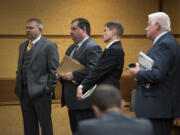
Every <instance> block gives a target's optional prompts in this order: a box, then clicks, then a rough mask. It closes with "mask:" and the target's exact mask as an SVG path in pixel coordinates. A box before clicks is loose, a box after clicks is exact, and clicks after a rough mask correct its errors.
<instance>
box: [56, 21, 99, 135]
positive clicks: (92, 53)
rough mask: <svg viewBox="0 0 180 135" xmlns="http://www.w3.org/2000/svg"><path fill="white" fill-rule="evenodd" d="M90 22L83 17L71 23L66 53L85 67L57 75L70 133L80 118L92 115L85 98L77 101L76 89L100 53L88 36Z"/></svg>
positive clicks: (75, 129)
mask: <svg viewBox="0 0 180 135" xmlns="http://www.w3.org/2000/svg"><path fill="white" fill-rule="evenodd" d="M90 31H91V29H90V24H89V22H88V20H86V19H84V18H77V19H75V20H73V21H72V23H71V36H72V39H73V41H74V43H73V44H72V45H71V46H70V47H69V48H68V49H67V51H66V55H67V56H70V57H72V58H73V59H76V60H77V61H79V62H80V63H81V64H82V65H84V66H85V68H83V69H81V70H76V71H74V72H67V73H65V74H64V75H63V76H59V75H57V78H60V79H61V82H62V90H63V91H62V92H63V93H62V106H64V105H67V107H68V114H69V120H70V125H71V130H72V133H73V134H74V133H75V132H76V131H77V123H78V122H79V121H80V120H84V119H88V118H92V117H94V112H93V110H92V109H91V106H90V104H89V103H88V101H87V100H84V101H82V102H81V101H78V100H77V98H76V89H77V86H78V85H79V84H80V83H81V81H82V80H83V79H84V78H85V77H86V75H87V74H88V73H89V71H90V70H92V69H93V67H94V66H95V65H96V63H97V61H98V60H99V57H100V55H101V48H100V46H99V45H98V44H97V43H96V42H94V41H93V40H92V39H91V38H90V37H89V36H90ZM74 82H76V83H74Z"/></svg>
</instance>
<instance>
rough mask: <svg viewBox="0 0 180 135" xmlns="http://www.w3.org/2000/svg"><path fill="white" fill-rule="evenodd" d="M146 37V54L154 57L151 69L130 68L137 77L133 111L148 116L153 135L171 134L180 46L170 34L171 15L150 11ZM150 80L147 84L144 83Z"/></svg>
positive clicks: (177, 105)
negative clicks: (147, 39)
mask: <svg viewBox="0 0 180 135" xmlns="http://www.w3.org/2000/svg"><path fill="white" fill-rule="evenodd" d="M148 17H149V20H148V26H147V28H146V35H147V38H149V39H151V40H153V41H154V42H153V45H152V47H151V49H150V50H149V51H148V52H147V55H148V56H149V57H151V58H152V59H153V60H154V64H153V66H152V69H151V70H147V71H146V70H140V68H139V64H136V67H135V68H129V72H130V73H131V74H132V75H133V76H135V77H136V80H137V87H136V101H135V113H136V116H137V117H144V118H148V119H150V120H151V122H152V124H153V126H154V129H155V135H170V132H171V128H172V125H173V118H174V117H179V113H180V112H179V111H178V110H179V109H177V110H176V108H179V102H177V100H178V99H179V96H178V97H177V96H176V94H177V93H179V92H178V91H179V89H178V88H179V85H180V84H179V76H180V70H179V69H180V46H179V43H178V42H177V41H176V39H175V38H174V36H172V35H171V34H170V31H171V28H170V19H169V16H168V15H167V14H166V13H163V12H157V13H153V14H150V15H149V16H148ZM147 83H148V84H150V87H146V86H147V85H145V84H147Z"/></svg>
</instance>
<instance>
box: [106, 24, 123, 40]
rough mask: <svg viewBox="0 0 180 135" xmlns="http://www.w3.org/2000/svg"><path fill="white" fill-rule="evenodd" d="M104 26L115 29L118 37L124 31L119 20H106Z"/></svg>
mask: <svg viewBox="0 0 180 135" xmlns="http://www.w3.org/2000/svg"><path fill="white" fill-rule="evenodd" d="M105 26H106V27H107V28H108V29H110V30H112V29H115V30H116V32H117V36H118V37H121V36H122V34H123V32H124V28H123V25H122V24H121V23H120V22H119V21H111V22H107V23H106V24H105Z"/></svg>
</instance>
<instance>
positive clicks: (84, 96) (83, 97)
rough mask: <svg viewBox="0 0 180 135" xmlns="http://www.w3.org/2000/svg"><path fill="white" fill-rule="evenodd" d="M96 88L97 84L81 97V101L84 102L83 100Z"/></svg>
mask: <svg viewBox="0 0 180 135" xmlns="http://www.w3.org/2000/svg"><path fill="white" fill-rule="evenodd" d="M96 87H97V84H96V85H94V86H93V87H92V88H91V89H89V90H88V91H87V92H86V93H84V94H83V95H82V100H84V99H85V98H87V97H89V96H90V95H91V94H92V93H93V91H94V90H95V89H96Z"/></svg>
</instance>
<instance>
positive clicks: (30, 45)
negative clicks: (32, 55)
mask: <svg viewBox="0 0 180 135" xmlns="http://www.w3.org/2000/svg"><path fill="white" fill-rule="evenodd" d="M32 46H33V43H32V42H29V44H28V46H27V48H26V50H27V51H29V50H31V48H32Z"/></svg>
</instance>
